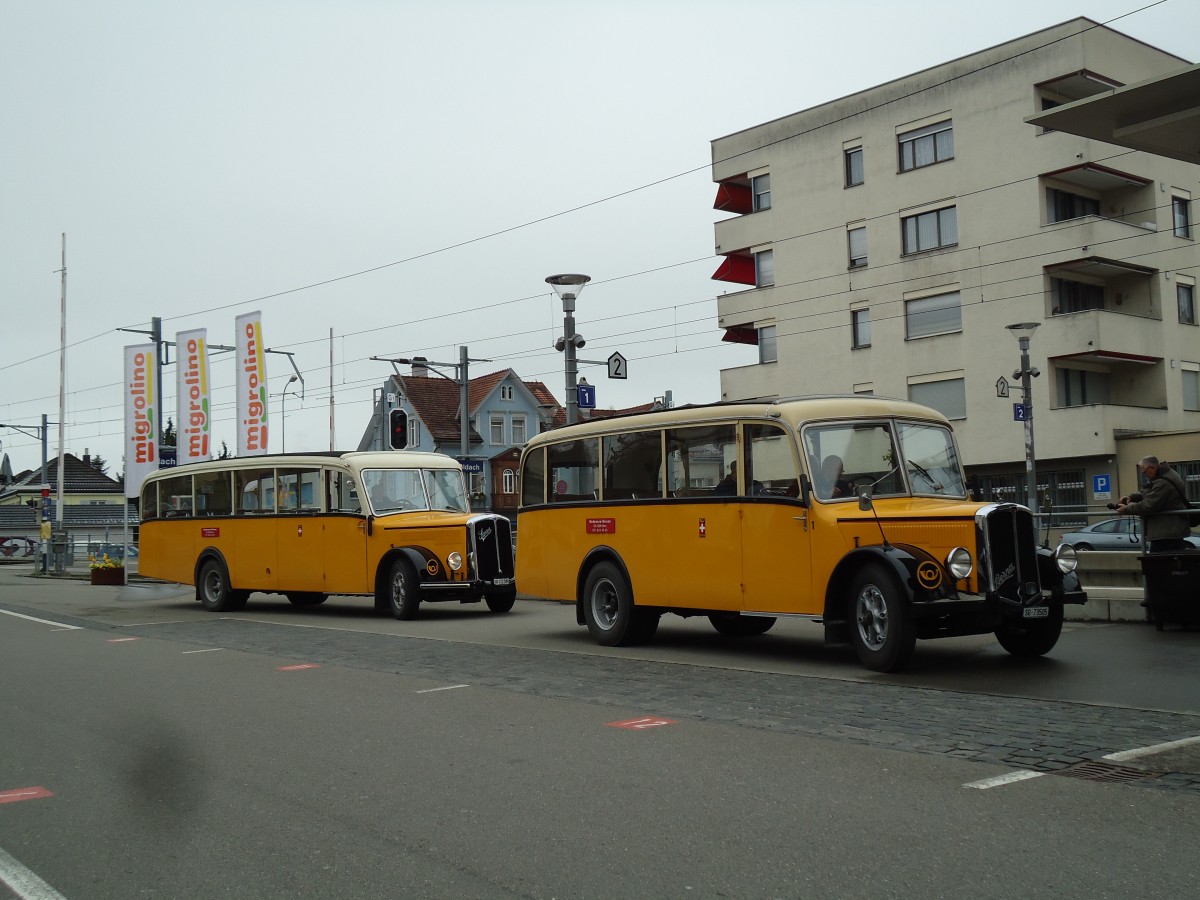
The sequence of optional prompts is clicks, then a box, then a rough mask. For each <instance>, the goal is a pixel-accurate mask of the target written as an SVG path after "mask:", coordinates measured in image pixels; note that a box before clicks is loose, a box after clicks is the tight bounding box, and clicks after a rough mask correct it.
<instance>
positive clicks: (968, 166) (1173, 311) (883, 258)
mask: <svg viewBox="0 0 1200 900" xmlns="http://www.w3.org/2000/svg"><path fill="white" fill-rule="evenodd" d="M1188 65H1189V63H1188V62H1187V61H1185V60H1182V59H1180V58H1179V57H1176V56H1173V55H1171V54H1169V53H1165V52H1163V51H1161V50H1158V49H1156V48H1154V47H1151V46H1148V45H1147V44H1144V43H1142V42H1140V41H1137V40H1134V39H1133V38H1130V37H1128V36H1126V35H1124V34H1121V33H1120V32H1118V31H1115V30H1113V29H1111V28H1107V27H1105V26H1102V25H1099V24H1097V23H1096V22H1093V21H1091V20H1089V19H1085V18H1079V19H1075V20H1072V21H1069V22H1064V23H1062V24H1060V25H1057V26H1054V27H1052V28H1048V29H1046V30H1044V31H1039V32H1035V33H1033V34H1029V35H1026V36H1024V37H1021V38H1018V39H1017V40H1014V41H1010V42H1008V43H1005V44H1002V45H1000V46H997V47H993V48H991V49H989V50H984V51H982V52H979V53H974V54H972V55H970V56H966V57H963V58H961V59H958V60H955V61H953V62H949V63H946V64H944V65H940V66H936V67H934V68H932V69H927V70H925V71H922V72H917V73H914V74H912V75H909V76H906V77H904V78H901V79H898V80H896V81H893V82H889V83H887V84H883V85H879V86H877V87H874V88H871V89H869V90H866V91H863V92H861V93H857V94H853V95H851V96H848V97H844V98H842V99H839V100H834V101H832V102H829V103H826V104H823V105H821V106H817V107H814V108H812V109H808V110H804V111H802V112H799V113H795V114H793V115H789V116H785V117H783V118H780V119H777V120H775V121H772V122H767V123H764V124H762V125H757V126H754V127H753V128H749V129H746V130H745V131H741V132H737V133H735V134H731V135H728V136H726V137H722V138H719V139H717V140H715V141H713V142H712V159H713V163H712V174H713V180H714V181H715V182H716V183H717V186H718V187H717V201H716V208H717V209H718V210H721V211H723V212H726V213H730V214H732V215H731V216H730V217H728V218H725V219H723V220H721V221H718V222H717V223H716V225H715V243H716V252H717V254H718V255H719V256H721V257H723V260H722V262H721V264H720V266H719V268H718V269H717V271H716V273H715V274H714V276H713V277H714V278H715V279H718V280H721V281H725V282H729V283H730V285H729V289H728V290H727V291H726V292H725V293H723V294H721V295H720V296H719V297H718V304H717V312H718V324H719V325H720V327H721V328H723V329H724V330H725V339H726V340H731V341H737V342H742V343H747V344H755V345H757V348H758V360H757V362H756V363H754V364H752V365H748V366H742V367H739V368H732V369H726V370H724V371H723V372H722V374H721V389H722V394H723V396H724V397H725V398H727V399H739V398H749V397H763V396H775V395H783V396H786V395H794V394H809V393H874V394H879V395H886V396H891V397H902V398H910V399H912V400H916V401H918V402H922V403H925V404H928V405H930V406H933V407H935V408H937V409H939V410H941V411H942V412H944V413H945V414H946V415H947V416H949V417H950V418H951V419H952V420H953V421H954V426H955V431H956V433H957V435H958V439H959V443H960V447H961V450H962V454H963V458H964V461H965V463H966V464H967V468H968V472H969V473H971V474H972V475H974V476H975V478H976V480H977V484H978V485H979V487H980V490H981V492H982V494H983V496H986V497H988V498H991V497H996V496H998V497H1002V498H1005V499H1016V500H1019V501H1022V502H1024V501H1025V500H1026V497H1025V486H1024V467H1025V437H1024V425H1023V423H1022V422H1020V421H1018V420H1017V419H1016V415H1017V411H1016V410H1014V404H1019V403H1020V400H1021V391H1020V384H1019V380H1015V379H1014V370H1016V369H1018V368H1020V350H1019V347H1018V343H1017V341H1016V340H1014V337H1013V334H1012V332H1010V330H1009V329H1008V328H1007V326H1009V325H1011V324H1016V323H1022V322H1035V323H1038V326H1039V327H1038V328H1037V330H1036V331H1035V332H1034V333H1033V336H1032V340H1031V344H1030V353H1031V363H1032V366H1034V367H1036V368H1037V369H1038V370H1039V371H1040V377H1038V378H1036V379H1035V380H1034V382H1033V391H1032V407H1033V410H1034V416H1035V439H1036V457H1037V466H1038V486H1039V492H1040V493H1042V495H1043V496H1042V497H1041V498H1040V499H1041V502H1042V503H1052V504H1054V505H1055V506H1056V507H1059V508H1065V507H1075V508H1080V507H1082V506H1085V505H1092V504H1095V503H1096V501H1097V500H1103V499H1107V498H1106V497H1105V496H1104V491H1102V490H1099V489H1098V488H1099V487H1103V486H1104V485H1105V484H1107V485H1109V489H1110V491H1111V490H1119V489H1120V488H1119V487H1118V485H1120V486H1123V487H1124V489H1125V490H1131V489H1133V484H1134V482H1135V479H1136V471H1133V472H1122V471H1119V467H1120V466H1121V465H1122V463H1121V462H1120V461H1119V460H1118V452H1119V450H1120V448H1121V446H1122V442H1123V439H1125V438H1127V437H1129V436H1133V435H1143V434H1150V433H1157V434H1164V433H1171V434H1174V435H1176V438H1173V439H1172V442H1171V446H1172V452H1173V453H1174V454H1175V456H1174V457H1171V458H1172V462H1174V463H1177V464H1180V465H1181V466H1182V468H1183V469H1184V473H1185V475H1190V476H1191V480H1192V481H1193V483H1194V487H1195V489H1196V491H1197V496H1198V497H1200V328H1198V327H1197V324H1198V322H1200V320H1198V318H1197V309H1196V305H1197V287H1196V280H1197V269H1198V268H1200V249H1198V247H1197V242H1196V237H1197V233H1196V223H1195V218H1194V213H1193V203H1192V200H1193V197H1194V196H1195V195H1196V192H1197V191H1198V190H1200V183H1198V180H1200V166H1197V165H1195V164H1192V163H1189V162H1186V161H1182V160H1179V159H1172V158H1168V157H1165V156H1158V155H1154V154H1150V153H1146V152H1142V151H1136V150H1130V149H1128V148H1125V147H1120V146H1116V145H1114V144H1109V143H1103V142H1101V141H1098V140H1093V139H1088V138H1085V137H1079V136H1076V135H1072V134H1067V133H1063V132H1054V131H1049V130H1046V129H1042V128H1038V127H1036V126H1034V125H1030V124H1027V123H1026V122H1025V119H1026V118H1027V117H1029V116H1033V115H1035V114H1036V113H1039V112H1041V111H1043V110H1046V109H1051V108H1053V107H1056V106H1059V105H1062V104H1067V103H1071V102H1073V101H1076V100H1080V99H1083V98H1086V97H1089V96H1093V95H1097V94H1101V93H1104V92H1107V91H1110V90H1111V89H1112V88H1114V87H1118V86H1121V85H1125V84H1131V83H1134V82H1139V81H1143V80H1146V79H1150V78H1155V77H1158V76H1161V75H1164V74H1167V73H1171V72H1174V71H1177V70H1180V69H1182V68H1184V67H1187V66H1188ZM1006 388H1007V392H1008V395H1007V396H1002V395H1003V394H1004V393H1005V389H1006ZM1186 432H1191V433H1192V434H1191V438H1190V439H1186V438H1185V439H1178V434H1179V433H1186ZM1181 448H1183V449H1181ZM1188 448H1190V449H1191V451H1192V452H1191V453H1190V455H1189V454H1188ZM1164 455H1165V452H1164ZM1097 476H1107V479H1108V480H1107V481H1105V480H1104V478H1100V479H1098V478H1097Z"/></svg>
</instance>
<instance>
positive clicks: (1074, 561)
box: [1054, 544, 1079, 573]
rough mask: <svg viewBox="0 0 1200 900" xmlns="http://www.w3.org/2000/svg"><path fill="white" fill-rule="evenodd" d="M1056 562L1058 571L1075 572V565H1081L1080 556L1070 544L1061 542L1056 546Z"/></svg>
mask: <svg viewBox="0 0 1200 900" xmlns="http://www.w3.org/2000/svg"><path fill="white" fill-rule="evenodd" d="M1054 562H1055V563H1057V564H1058V571H1060V572H1063V573H1066V572H1074V571H1075V567H1076V566H1077V565H1079V557H1078V556H1076V554H1075V548H1074V547H1072V546H1071V545H1070V544H1059V545H1058V546H1057V547H1055V548H1054Z"/></svg>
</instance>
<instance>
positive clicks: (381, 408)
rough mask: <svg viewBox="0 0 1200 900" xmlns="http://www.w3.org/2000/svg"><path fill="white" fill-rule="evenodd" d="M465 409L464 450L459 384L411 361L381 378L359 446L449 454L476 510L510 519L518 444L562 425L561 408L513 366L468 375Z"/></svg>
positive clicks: (597, 413) (592, 413) (600, 413)
mask: <svg viewBox="0 0 1200 900" xmlns="http://www.w3.org/2000/svg"><path fill="white" fill-rule="evenodd" d="M467 406H468V410H467V435H466V439H467V442H466V446H465V447H464V446H463V433H462V390H461V387H460V385H459V383H458V382H457V381H454V380H453V379H451V378H448V377H446V376H444V375H441V374H440V373H438V372H437V371H436V370H434V369H433V368H431V367H430V366H428V365H425V364H423V363H421V362H418V361H416V360H414V362H413V366H412V374H410V375H400V374H396V375H393V376H392V377H391V378H389V379H388V380H387V381H386V382H385V383H384V385H383V388H382V389H381V390H380V391H379V394H378V396H377V397H376V402H375V412H374V413H373V414H372V416H371V421H370V422H369V423H368V425H367V428H366V430H365V431H364V432H363V436H362V440H360V441H359V444H358V449H359V450H387V449H401V448H403V449H407V450H429V451H435V452H438V453H445V454H447V455H448V456H453V457H455V458H456V459H458V460H460V461H462V463H463V468H464V470H465V471H466V474H467V487H468V489H469V491H470V493H471V504H472V506H473V507H474V508H476V509H489V510H492V511H494V512H502V513H505V514H507V515H513V516H515V515H516V512H517V497H518V493H517V471H518V463H519V462H520V459H521V448H522V447H524V446H525V442H526V441H528V440H529V439H530V438H531V437H533V436H534V435H535V434H538V433H540V432H542V431H548V430H550V429H552V428H561V427H562V426H563V425H565V424H566V421H567V415H566V409H565V408H564V407H563V406H562V405H561V404H560V403H559V402H558V400H556V399H555V397H554V395H553V394H552V393H550V389H549V388H547V387H546V385H545V384H543V383H542V382H540V381H526V380H525V379H523V378H521V377H520V376H519V375H518V374H517V373H516V372H515V371H513V370H512V369H502V370H500V371H498V372H490V373H488V374H487V375H480V376H478V377H476V378H472V379H470V381H469V382H468V384H467ZM658 406H661V402H656V403H646V404H643V405H641V406H637V407H633V408H631V409H622V410H601V409H593V410H582V411H581V416H582V417H584V418H587V417H592V418H599V417H604V416H615V415H626V414H629V413H635V412H648V411H649V410H651V409H654V408H657V407H658ZM393 431H395V432H397V434H396V436H395V438H394V439H393Z"/></svg>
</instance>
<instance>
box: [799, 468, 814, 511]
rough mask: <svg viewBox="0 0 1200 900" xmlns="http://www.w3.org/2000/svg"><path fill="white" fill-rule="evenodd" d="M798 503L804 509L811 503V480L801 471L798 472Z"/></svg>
mask: <svg viewBox="0 0 1200 900" xmlns="http://www.w3.org/2000/svg"><path fill="white" fill-rule="evenodd" d="M800 503H801V504H802V505H803V506H804V508H805V509H808V508H809V507H810V506H811V505H812V482H811V481H809V480H808V476H807V475H805V474H804V473H803V472H802V473H800Z"/></svg>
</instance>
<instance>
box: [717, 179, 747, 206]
mask: <svg viewBox="0 0 1200 900" xmlns="http://www.w3.org/2000/svg"><path fill="white" fill-rule="evenodd" d="M713 209H719V210H721V212H732V213H748V212H753V211H754V195H753V194H751V193H750V188H748V187H746V185H744V184H732V183H726V184H719V185H717V199H716V200H715V201H714V202H713Z"/></svg>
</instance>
